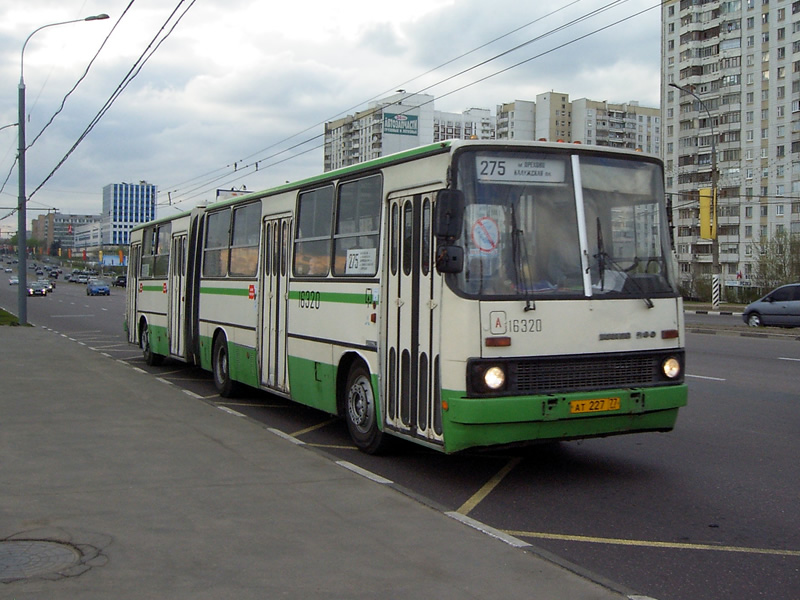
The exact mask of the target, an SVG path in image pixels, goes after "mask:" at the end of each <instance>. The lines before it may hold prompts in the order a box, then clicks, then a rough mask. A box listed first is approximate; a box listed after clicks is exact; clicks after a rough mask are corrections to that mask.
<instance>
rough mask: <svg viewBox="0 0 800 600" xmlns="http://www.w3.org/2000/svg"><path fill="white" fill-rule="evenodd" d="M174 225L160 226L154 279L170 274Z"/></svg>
mask: <svg viewBox="0 0 800 600" xmlns="http://www.w3.org/2000/svg"><path fill="white" fill-rule="evenodd" d="M171 232H172V223H165V224H164V225H161V226H159V228H158V235H157V245H156V249H155V257H154V258H155V264H154V265H153V277H166V276H167V273H168V272H169V251H170V233H171Z"/></svg>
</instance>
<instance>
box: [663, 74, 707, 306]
mask: <svg viewBox="0 0 800 600" xmlns="http://www.w3.org/2000/svg"><path fill="white" fill-rule="evenodd" d="M669 85H670V87H674V88H675V89H676V90H680V91H682V92H685V93H687V94H690V95H691V96H693V97H694V98H695V99H696V100H697V101H698V102H699V103H700V106H702V107H703V110H704V111H706V115H707V116H708V124H709V127H711V206H712V213H711V218H712V222H711V225H712V227H711V231H712V233H713V235H712V236H711V267H712V268H711V270H712V274H711V288H712V289H711V304H712V306H713V307H714V309H718V308H719V300H720V265H719V220H718V217H719V211H718V209H717V182H718V178H719V172H718V171H717V133H716V131H715V130H714V120H713V119H712V118H711V113H710V112H709V110H708V106H706V103H705V102H703V100H702V99H701V98H700V96H698V95H697V94H695V92H694V90H693V89H692V88H691V87H690V86H688V85H686V86H680V85H678V84H677V83H670V84H669Z"/></svg>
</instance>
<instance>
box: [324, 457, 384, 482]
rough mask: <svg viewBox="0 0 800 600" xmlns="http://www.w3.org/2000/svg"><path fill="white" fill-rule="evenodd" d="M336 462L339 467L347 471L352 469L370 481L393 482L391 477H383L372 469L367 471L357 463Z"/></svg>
mask: <svg viewBox="0 0 800 600" xmlns="http://www.w3.org/2000/svg"><path fill="white" fill-rule="evenodd" d="M336 464H337V465H339V466H340V467H344V468H345V469H347V470H348V471H352V472H353V473H357V474H358V475H361V476H362V477H366V478H367V479H369V480H370V481H374V482H375V483H382V484H384V485H388V484H390V483H394V482H393V481H392V480H391V479H386V478H385V477H381V476H380V475H377V474H375V473H373V472H372V471H367V470H366V469H362V468H361V467H359V466H358V465H354V464H353V463H351V462H347V461H346V460H337V461H336Z"/></svg>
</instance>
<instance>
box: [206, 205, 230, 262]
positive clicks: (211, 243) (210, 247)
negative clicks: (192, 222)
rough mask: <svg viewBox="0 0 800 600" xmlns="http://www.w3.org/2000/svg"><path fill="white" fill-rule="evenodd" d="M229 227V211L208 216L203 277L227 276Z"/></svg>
mask: <svg viewBox="0 0 800 600" xmlns="http://www.w3.org/2000/svg"><path fill="white" fill-rule="evenodd" d="M230 225H231V211H230V209H226V210H221V211H219V212H215V213H211V214H210V215H208V221H207V222H206V240H205V245H204V247H203V276H204V277H225V275H227V274H228V253H229V252H230Z"/></svg>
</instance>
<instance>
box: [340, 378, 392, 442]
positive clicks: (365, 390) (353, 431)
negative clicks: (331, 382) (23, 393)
mask: <svg viewBox="0 0 800 600" xmlns="http://www.w3.org/2000/svg"><path fill="white" fill-rule="evenodd" d="M344 416H345V420H346V421H347V429H348V431H349V432H350V437H351V438H352V439H353V442H354V443H355V445H356V447H357V448H358V449H359V450H361V451H362V452H366V453H367V454H380V453H381V452H383V451H384V450H386V447H387V443H388V436H387V435H385V434H384V433H383V432H382V431H381V430H380V428H379V427H378V411H377V406H376V400H375V394H374V393H373V391H372V381H371V380H370V377H369V371H368V370H367V368H366V367H365V366H364V364H363V363H360V362H356V363H355V364H353V366H352V367H350V372H349V373H348V375H347V383H346V384H345V387H344Z"/></svg>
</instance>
